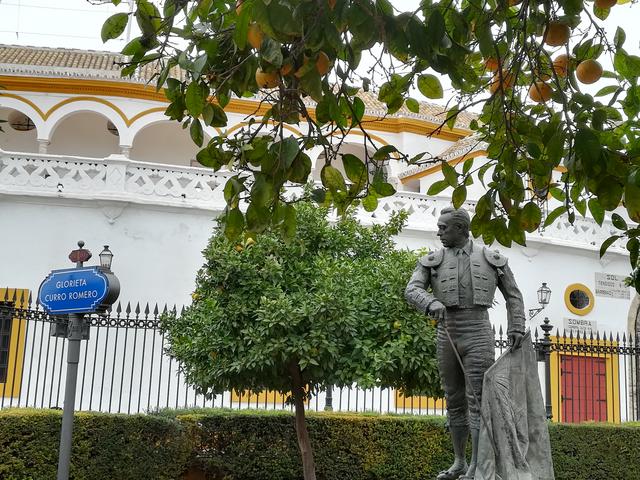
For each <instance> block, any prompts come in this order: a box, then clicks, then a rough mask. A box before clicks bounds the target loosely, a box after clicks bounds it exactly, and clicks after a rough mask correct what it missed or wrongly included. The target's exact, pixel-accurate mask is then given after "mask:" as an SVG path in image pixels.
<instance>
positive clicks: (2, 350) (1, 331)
mask: <svg viewBox="0 0 640 480" xmlns="http://www.w3.org/2000/svg"><path fill="white" fill-rule="evenodd" d="M10 307H11V305H10V304H9V303H6V302H0V383H5V382H6V380H7V370H8V369H9V347H10V346H11V323H12V321H13V315H12V311H13V309H12V308H10Z"/></svg>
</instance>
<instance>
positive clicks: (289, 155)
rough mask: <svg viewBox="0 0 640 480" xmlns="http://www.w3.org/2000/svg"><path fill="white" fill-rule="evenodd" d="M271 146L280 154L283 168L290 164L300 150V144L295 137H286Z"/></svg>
mask: <svg viewBox="0 0 640 480" xmlns="http://www.w3.org/2000/svg"><path fill="white" fill-rule="evenodd" d="M272 148H273V150H274V151H275V152H277V153H278V154H279V155H280V162H282V164H283V165H284V168H285V169H288V168H289V167H290V166H291V164H292V163H293V160H294V159H295V158H296V156H297V155H298V153H299V152H300V146H299V145H298V141H297V140H296V139H295V137H287V138H285V139H284V140H282V141H281V142H278V143H275V144H274V145H273V147H272Z"/></svg>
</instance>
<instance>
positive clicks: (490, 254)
mask: <svg viewBox="0 0 640 480" xmlns="http://www.w3.org/2000/svg"><path fill="white" fill-rule="evenodd" d="M484 258H486V259H487V262H489V263H490V264H491V265H493V266H494V267H497V268H500V267H504V266H505V265H506V264H507V257H505V256H504V255H502V254H501V253H500V252H498V251H497V250H489V249H488V248H487V247H484Z"/></svg>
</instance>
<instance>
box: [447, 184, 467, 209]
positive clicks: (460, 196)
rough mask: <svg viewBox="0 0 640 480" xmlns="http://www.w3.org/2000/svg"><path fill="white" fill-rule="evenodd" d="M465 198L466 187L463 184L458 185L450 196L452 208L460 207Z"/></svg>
mask: <svg viewBox="0 0 640 480" xmlns="http://www.w3.org/2000/svg"><path fill="white" fill-rule="evenodd" d="M466 199H467V187H465V186H464V185H460V186H459V187H456V188H455V189H454V190H453V195H452V196H451V201H452V203H453V206H454V208H460V207H461V206H462V204H463V203H464V202H465V200H466Z"/></svg>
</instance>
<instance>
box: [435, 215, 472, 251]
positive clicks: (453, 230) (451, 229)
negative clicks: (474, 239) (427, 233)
mask: <svg viewBox="0 0 640 480" xmlns="http://www.w3.org/2000/svg"><path fill="white" fill-rule="evenodd" d="M438 237H439V238H440V241H441V242H442V245H444V246H445V247H460V246H462V245H464V244H465V243H466V242H467V236H466V235H465V234H464V232H463V231H462V228H460V226H459V225H457V224H456V223H454V221H453V218H452V217H451V214H449V213H446V214H444V215H441V216H440V218H439V219H438Z"/></svg>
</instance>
